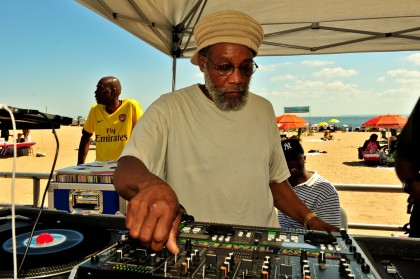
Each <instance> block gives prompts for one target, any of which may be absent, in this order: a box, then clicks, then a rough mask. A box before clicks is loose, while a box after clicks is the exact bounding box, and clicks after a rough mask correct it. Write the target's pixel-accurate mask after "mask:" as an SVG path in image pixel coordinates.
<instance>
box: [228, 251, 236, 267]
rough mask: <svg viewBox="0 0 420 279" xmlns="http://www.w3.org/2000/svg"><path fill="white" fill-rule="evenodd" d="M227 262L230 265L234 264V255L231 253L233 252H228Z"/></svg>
mask: <svg viewBox="0 0 420 279" xmlns="http://www.w3.org/2000/svg"><path fill="white" fill-rule="evenodd" d="M229 258H230V260H229V262H230V265H231V266H235V255H234V254H233V252H231V253H229Z"/></svg>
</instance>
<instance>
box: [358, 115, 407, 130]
mask: <svg viewBox="0 0 420 279" xmlns="http://www.w3.org/2000/svg"><path fill="white" fill-rule="evenodd" d="M407 120H408V119H407V117H405V116H403V115H400V114H383V115H378V116H376V117H374V118H371V119H369V120H368V121H366V122H365V123H363V124H362V126H363V127H378V128H387V129H390V128H403V127H404V126H405V124H406V123H407Z"/></svg>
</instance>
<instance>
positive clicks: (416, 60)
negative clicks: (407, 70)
mask: <svg viewBox="0 0 420 279" xmlns="http://www.w3.org/2000/svg"><path fill="white" fill-rule="evenodd" d="M407 59H408V61H410V62H411V63H413V64H414V65H420V53H415V54H412V55H409V56H407Z"/></svg>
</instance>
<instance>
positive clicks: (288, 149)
mask: <svg viewBox="0 0 420 279" xmlns="http://www.w3.org/2000/svg"><path fill="white" fill-rule="evenodd" d="M281 146H282V148H283V152H284V156H285V157H286V159H291V158H297V157H299V155H302V154H305V152H304V151H303V147H302V145H301V144H300V142H299V140H298V139H286V140H282V141H281Z"/></svg>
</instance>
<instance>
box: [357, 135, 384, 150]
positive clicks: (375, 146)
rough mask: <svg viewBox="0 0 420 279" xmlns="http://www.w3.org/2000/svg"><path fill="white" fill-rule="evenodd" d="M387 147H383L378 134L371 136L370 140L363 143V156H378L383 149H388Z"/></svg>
mask: <svg viewBox="0 0 420 279" xmlns="http://www.w3.org/2000/svg"><path fill="white" fill-rule="evenodd" d="M386 147H387V146H386V145H384V146H381V145H380V144H379V141H378V135H377V134H371V135H370V137H369V139H368V140H366V141H365V142H364V143H363V146H362V153H363V154H376V153H378V154H379V152H380V151H381V149H383V148H386Z"/></svg>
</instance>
